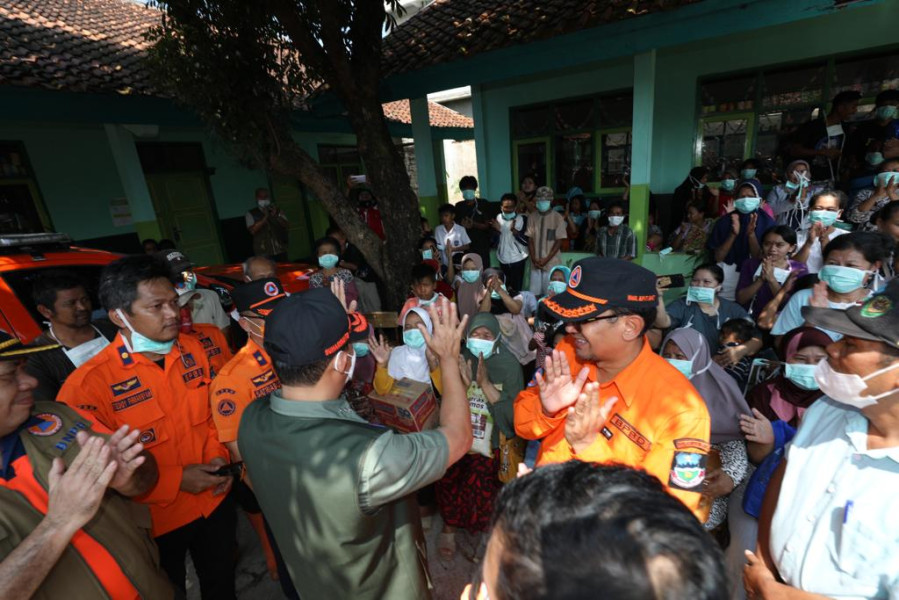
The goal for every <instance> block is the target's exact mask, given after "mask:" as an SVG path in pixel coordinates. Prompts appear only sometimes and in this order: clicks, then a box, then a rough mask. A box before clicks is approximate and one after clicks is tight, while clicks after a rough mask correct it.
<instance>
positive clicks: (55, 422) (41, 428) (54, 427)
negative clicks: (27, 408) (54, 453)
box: [28, 413, 62, 437]
mask: <svg viewBox="0 0 899 600" xmlns="http://www.w3.org/2000/svg"><path fill="white" fill-rule="evenodd" d="M35 418H36V419H40V421H41V422H40V423H37V424H35V425H32V426H31V427H29V428H28V433H30V434H31V435H37V436H40V437H46V436H48V435H53V434H54V433H56V432H57V431H59V430H60V429H62V419H60V418H59V417H58V416H56V415H54V414H53V413H40V414H38V415H35Z"/></svg>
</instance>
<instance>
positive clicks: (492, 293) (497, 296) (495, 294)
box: [490, 284, 509, 300]
mask: <svg viewBox="0 0 899 600" xmlns="http://www.w3.org/2000/svg"><path fill="white" fill-rule="evenodd" d="M499 287H501V288H503V290H504V291H509V290H507V289H506V284H503V285H501V286H499ZM490 297H491V298H493V299H494V300H499V299H500V298H501V297H502V296H500V295H499V293H497V292H490Z"/></svg>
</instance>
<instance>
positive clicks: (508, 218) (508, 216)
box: [503, 212, 518, 221]
mask: <svg viewBox="0 0 899 600" xmlns="http://www.w3.org/2000/svg"><path fill="white" fill-rule="evenodd" d="M517 216H518V215H517V214H516V213H514V212H510V213H503V219H505V220H506V221H511V220H512V219H514V218H515V217H517Z"/></svg>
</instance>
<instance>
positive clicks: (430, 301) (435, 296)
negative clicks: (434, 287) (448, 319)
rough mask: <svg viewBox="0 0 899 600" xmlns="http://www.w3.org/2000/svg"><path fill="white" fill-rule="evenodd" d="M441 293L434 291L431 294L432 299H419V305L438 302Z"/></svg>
mask: <svg viewBox="0 0 899 600" xmlns="http://www.w3.org/2000/svg"><path fill="white" fill-rule="evenodd" d="M439 295H440V294H438V293H437V292H434V295H433V296H431V299H430V300H422V299H419V300H418V305H419V306H427V305H429V304H434V303H435V302H437V297H438V296H439Z"/></svg>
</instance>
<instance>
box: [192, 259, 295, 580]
mask: <svg viewBox="0 0 899 600" xmlns="http://www.w3.org/2000/svg"><path fill="white" fill-rule="evenodd" d="M257 258H258V257H257ZM286 297H287V294H285V293H284V289H283V288H282V287H281V282H280V281H278V280H277V279H276V278H274V277H269V278H265V279H259V280H257V281H251V282H250V283H246V284H244V285H239V286H237V287H236V288H234V290H232V292H231V298H232V299H233V300H234V307H235V310H237V312H238V314H239V316H240V320H239V321H238V324H239V325H240V327H241V329H243V330H244V331H245V332H246V333H247V343H246V344H245V345H244V347H243V348H241V349H240V350H239V351H238V352H237V354H236V355H234V358H233V359H231V360H230V361H229V362H228V364H226V365H225V366H224V368H223V369H222V371H221V372H220V373H219V375H218V377H216V378H215V380H214V381H213V382H212V387H211V388H210V394H209V399H210V402H211V403H212V418H213V420H214V421H215V427H216V429H217V430H218V436H219V441H220V442H221V443H223V444H224V445H225V447H226V448H228V452H230V453H231V461H232V462H242V461H243V458H241V456H240V450H239V449H238V448H237V428H238V427H239V426H240V417H241V415H243V411H244V409H245V408H246V407H247V406H249V405H250V404H251V403H252V402H253V401H255V400H258V399H259V398H264V397H266V396H268V395H269V394H271V393H272V392H273V391H275V390H278V389H281V381H280V380H279V379H278V376H277V375H275V372H274V370H273V369H272V361H271V359H270V358H269V356H268V354H267V353H266V351H265V349H263V347H262V336H263V333H264V332H265V318H266V317H267V316H268V314H269V313H270V312H271V311H272V309H274V308H275V307H276V306H277V305H278V303H279V302H281V300H283V299H284V298H286ZM234 496H235V498H236V499H237V502H238V503H239V504H240V506H241V508H243V509H244V511H245V512H246V515H247V518H248V519H249V521H250V524H251V525H252V526H253V529H254V530H255V531H256V534H257V535H258V536H259V541H260V543H261V544H262V550H263V552H264V553H265V560H266V563H267V566H268V570H269V574H270V575H271V576H272V577H273V578H277V579H279V580H280V583H281V589H282V590H283V591H284V595H285V596H286V597H287V598H295V597H297V595H296V591H295V590H294V589H293V584H292V583H291V581H290V576H289V575H288V573H287V570H286V569H285V568H283V567H282V566H281V565H279V564H278V560H279V558H278V557H277V556H276V553H275V550H274V549H273V548H272V545H273V544H272V543H271V541H270V540H272V539H274V538H273V537H271V534H270V533H266V528H265V522H264V520H263V518H262V509H260V508H259V502H258V501H257V500H256V496H255V494H253V491H252V490H251V489H250V488H249V487H248V486H247V484H246V483H244V482H243V481H240V482H238V483H236V484H235V489H234ZM279 567H280V570H279Z"/></svg>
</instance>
